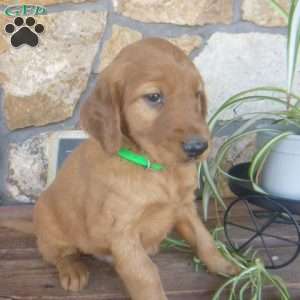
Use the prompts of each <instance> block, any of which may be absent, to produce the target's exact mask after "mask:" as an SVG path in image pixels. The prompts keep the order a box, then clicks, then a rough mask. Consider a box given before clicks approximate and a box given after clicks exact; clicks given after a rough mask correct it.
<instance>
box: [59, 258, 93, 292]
mask: <svg viewBox="0 0 300 300" xmlns="http://www.w3.org/2000/svg"><path fill="white" fill-rule="evenodd" d="M59 279H60V283H61V285H62V287H63V288H64V289H65V290H67V291H72V292H78V291H80V290H81V289H83V288H84V287H85V286H86V285H87V284H88V280H89V271H88V269H87V267H86V265H85V264H84V263H82V262H81V261H72V262H68V263H67V264H64V265H63V267H61V268H60V270H59Z"/></svg>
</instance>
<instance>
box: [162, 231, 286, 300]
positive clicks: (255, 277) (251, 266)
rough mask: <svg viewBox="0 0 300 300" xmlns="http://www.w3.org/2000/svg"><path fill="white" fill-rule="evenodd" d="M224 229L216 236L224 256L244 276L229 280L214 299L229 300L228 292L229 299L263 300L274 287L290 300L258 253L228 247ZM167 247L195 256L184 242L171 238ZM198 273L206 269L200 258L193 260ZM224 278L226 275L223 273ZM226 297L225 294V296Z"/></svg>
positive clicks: (214, 234) (283, 299) (217, 232)
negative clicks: (266, 291)
mask: <svg viewBox="0 0 300 300" xmlns="http://www.w3.org/2000/svg"><path fill="white" fill-rule="evenodd" d="M223 230H224V229H223V227H218V228H215V229H214V230H213V232H212V236H213V238H214V241H215V243H216V246H217V248H218V249H219V251H220V253H221V254H222V255H223V256H224V257H225V258H226V259H227V260H229V261H232V262H233V263H235V264H236V265H238V266H239V267H240V269H241V272H240V274H238V275H236V276H233V277H231V278H228V279H227V280H226V281H225V282H224V284H223V285H222V286H221V287H220V288H219V289H218V290H217V291H216V292H215V294H214V296H213V298H212V300H221V299H225V298H224V297H223V295H224V294H225V293H227V295H228V296H227V298H226V299H228V300H237V299H238V300H243V299H249V298H246V295H249V294H250V295H251V299H253V300H262V299H263V291H264V288H265V287H266V286H267V285H268V286H270V285H271V286H273V287H274V288H275V289H276V290H277V291H278V294H279V296H280V299H282V300H290V299H291V297H290V295H289V292H288V290H287V288H286V286H285V284H284V282H283V281H282V279H281V278H279V277H278V276H274V275H272V274H271V273H270V272H269V271H268V270H267V269H266V268H265V267H264V265H263V264H262V262H261V261H260V260H259V258H257V257H256V252H255V251H252V250H251V249H247V250H246V251H245V252H244V253H243V254H242V255H239V254H237V253H236V252H234V251H231V250H230V249H228V248H227V246H226V244H224V243H223V242H222V239H221V238H220V234H221V233H223ZM162 247H163V248H165V249H166V248H172V249H176V250H178V251H182V252H187V253H191V252H192V251H191V248H190V246H189V245H188V244H187V243H186V242H185V241H182V240H177V239H173V238H167V239H166V240H165V242H164V243H163V245H162ZM193 263H194V268H195V271H199V270H200V269H203V268H204V265H203V264H202V262H201V261H200V260H199V259H198V258H195V257H194V258H193ZM220 275H222V274H220ZM224 296H225V295H224Z"/></svg>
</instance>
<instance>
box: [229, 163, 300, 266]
mask: <svg viewBox="0 0 300 300" xmlns="http://www.w3.org/2000/svg"><path fill="white" fill-rule="evenodd" d="M248 168H249V163H246V164H240V165H237V166H235V167H233V168H232V169H231V170H230V172H229V173H230V175H231V176H233V177H232V179H230V182H229V185H230V188H231V190H232V191H233V192H234V193H235V194H236V195H237V196H238V197H239V198H238V199H237V200H235V201H233V202H232V203H231V204H230V205H229V206H228V208H227V210H226V212H225V215H224V230H225V236H226V239H227V240H228V242H229V244H230V246H231V247H232V248H233V249H234V250H235V251H237V252H240V253H243V252H245V251H246V250H247V249H249V248H251V250H253V251H255V252H257V256H258V257H260V258H261V259H262V260H263V262H264V264H265V266H266V267H267V268H270V269H278V268H282V267H285V266H287V265H288V264H290V263H291V262H293V261H294V260H295V259H296V258H297V256H298V254H299V252H300V229H299V223H300V222H299V221H300V219H299V216H300V201H299V202H297V201H295V200H288V199H282V198H277V197H273V196H269V195H264V194H260V193H257V192H255V191H254V190H253V189H252V186H251V183H250V182H249V181H248V182H247V179H248V178H247V176H248ZM233 178H240V179H242V181H239V180H234V179H233ZM241 212H243V214H242V213H241ZM279 229H280V230H279ZM283 233H284V234H283ZM237 241H238V242H237ZM274 246H276V247H274ZM282 247H285V248H284V249H285V251H284V253H285V255H284V256H283V255H281V254H279V253H278V251H279V250H280V248H281V249H282ZM278 249H279V250H278ZM280 253H282V252H280Z"/></svg>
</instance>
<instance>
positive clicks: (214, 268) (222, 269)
mask: <svg viewBox="0 0 300 300" xmlns="http://www.w3.org/2000/svg"><path fill="white" fill-rule="evenodd" d="M207 267H208V270H209V272H211V273H215V274H219V275H225V276H233V275H237V274H239V273H240V272H241V270H240V268H239V267H238V266H237V265H235V264H233V263H232V262H230V261H228V260H226V259H225V258H223V257H222V256H219V257H215V258H214V259H213V260H212V263H210V264H209V265H208V266H207Z"/></svg>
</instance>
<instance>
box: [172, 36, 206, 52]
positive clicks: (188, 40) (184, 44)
mask: <svg viewBox="0 0 300 300" xmlns="http://www.w3.org/2000/svg"><path fill="white" fill-rule="evenodd" d="M167 40H168V41H169V42H171V43H173V44H174V45H176V46H177V47H179V48H180V49H181V50H183V51H184V52H185V54H187V55H189V54H191V52H192V51H193V50H194V49H196V48H199V47H200V46H201V44H202V38H201V37H199V36H195V35H194V36H189V35H187V34H185V35H182V36H180V37H176V38H168V39H167Z"/></svg>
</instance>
